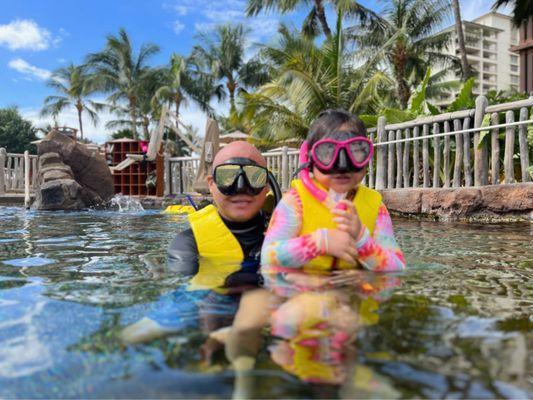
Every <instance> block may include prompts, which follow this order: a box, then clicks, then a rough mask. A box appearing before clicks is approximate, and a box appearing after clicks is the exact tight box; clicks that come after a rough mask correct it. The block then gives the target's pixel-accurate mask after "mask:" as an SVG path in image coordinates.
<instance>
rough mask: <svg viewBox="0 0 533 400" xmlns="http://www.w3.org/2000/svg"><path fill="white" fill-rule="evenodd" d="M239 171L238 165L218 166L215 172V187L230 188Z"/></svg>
mask: <svg viewBox="0 0 533 400" xmlns="http://www.w3.org/2000/svg"><path fill="white" fill-rule="evenodd" d="M240 171H241V167H240V165H219V166H218V167H217V168H216V170H215V183H216V185H217V186H221V187H228V186H231V185H232V184H233V182H235V178H237V176H238V175H239V173H240Z"/></svg>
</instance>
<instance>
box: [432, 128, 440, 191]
mask: <svg viewBox="0 0 533 400" xmlns="http://www.w3.org/2000/svg"><path fill="white" fill-rule="evenodd" d="M439 131H440V129H439V124H438V123H437V122H435V123H434V124H433V135H438V134H439ZM439 174H440V137H434V138H433V187H434V188H438V187H439V183H440V176H439Z"/></svg>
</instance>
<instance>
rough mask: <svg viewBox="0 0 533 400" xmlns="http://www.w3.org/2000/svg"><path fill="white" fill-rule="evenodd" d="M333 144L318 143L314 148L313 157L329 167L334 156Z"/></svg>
mask: <svg viewBox="0 0 533 400" xmlns="http://www.w3.org/2000/svg"><path fill="white" fill-rule="evenodd" d="M335 147H336V146H335V144H334V143H328V142H325V143H320V144H318V145H317V146H316V147H315V154H314V155H315V157H316V158H317V160H318V161H320V162H321V163H322V164H324V165H329V164H331V162H332V161H333V156H334V155H335Z"/></svg>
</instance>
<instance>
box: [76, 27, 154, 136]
mask: <svg viewBox="0 0 533 400" xmlns="http://www.w3.org/2000/svg"><path fill="white" fill-rule="evenodd" d="M158 51H159V47H158V46H156V45H155V44H150V43H148V44H143V45H142V46H141V48H140V50H139V53H138V54H135V52H134V50H133V47H132V44H131V40H130V38H129V36H128V34H127V33H126V31H125V30H124V29H122V28H121V29H120V30H119V33H118V35H117V36H113V35H109V36H108V37H107V43H106V47H105V48H104V50H103V51H101V52H99V53H94V54H90V55H89V56H88V57H87V63H88V64H89V65H91V66H92V67H93V69H94V72H95V75H96V76H97V78H98V85H99V87H100V88H101V89H102V90H103V91H105V92H111V94H110V96H109V97H108V101H109V102H110V103H112V104H115V105H116V104H118V103H120V102H123V101H126V102H127V103H128V110H129V114H130V123H131V130H132V133H133V138H134V139H137V118H138V111H139V110H138V107H139V104H138V103H139V92H140V90H141V86H142V84H143V80H144V78H145V77H146V75H147V74H148V73H149V71H150V68H149V67H148V66H147V65H146V63H147V61H148V59H149V58H150V57H151V56H152V55H154V54H156V53H157V52H158Z"/></svg>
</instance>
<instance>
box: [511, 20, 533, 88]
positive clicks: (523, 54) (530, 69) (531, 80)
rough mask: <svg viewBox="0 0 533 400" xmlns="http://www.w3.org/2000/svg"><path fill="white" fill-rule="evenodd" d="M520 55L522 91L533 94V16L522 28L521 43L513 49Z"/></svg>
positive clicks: (512, 48)
mask: <svg viewBox="0 0 533 400" xmlns="http://www.w3.org/2000/svg"><path fill="white" fill-rule="evenodd" d="M511 51H514V52H516V53H518V54H520V91H521V92H527V93H533V16H532V17H529V19H528V20H527V21H526V22H523V23H522V26H521V27H520V42H519V43H518V45H517V46H513V47H511Z"/></svg>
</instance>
